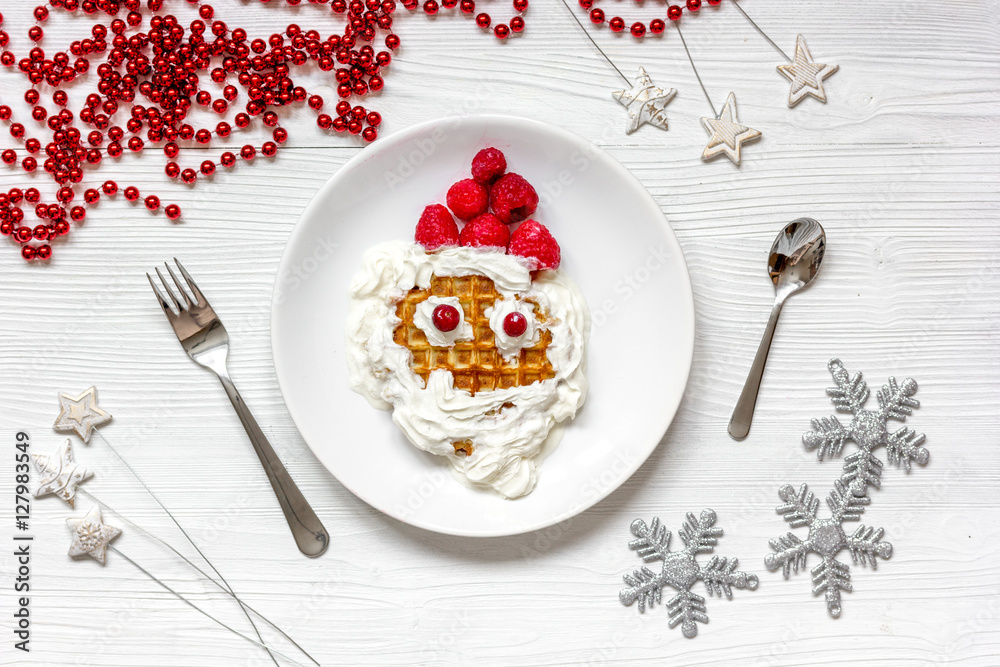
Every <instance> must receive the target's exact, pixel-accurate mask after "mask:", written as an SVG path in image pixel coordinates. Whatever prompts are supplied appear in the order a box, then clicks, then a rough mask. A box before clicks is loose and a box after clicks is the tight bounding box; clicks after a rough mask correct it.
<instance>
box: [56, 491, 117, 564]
mask: <svg viewBox="0 0 1000 667" xmlns="http://www.w3.org/2000/svg"><path fill="white" fill-rule="evenodd" d="M66 527H67V528H69V530H70V532H71V533H72V534H73V543H72V544H71V545H69V555H70V556H73V557H74V558H75V557H77V556H90V557H91V558H93V559H94V560H96V561H97V562H98V563H100V564H101V565H104V563H105V562H106V560H107V551H108V544H109V543H110V542H111V540H113V539H115V538H116V537H118V536H119V535H121V532H122V531H121V528H115V527H114V526H109V525H108V524H106V523H104V518H103V517H102V516H101V508H100V507H98V506H97V505H94V506H93V507H92V508H91V509H90V511H89V512H87V516H85V517H83V518H82V519H66Z"/></svg>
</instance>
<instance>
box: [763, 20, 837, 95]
mask: <svg viewBox="0 0 1000 667" xmlns="http://www.w3.org/2000/svg"><path fill="white" fill-rule="evenodd" d="M838 69H840V66H839V65H825V64H823V63H818V62H815V61H813V59H812V54H810V53H809V47H808V46H806V38H805V37H803V36H802V35H799V36H798V37H797V38H796V40H795V60H794V61H792V63H791V64H788V65H778V71H779V72H780V73H781V75H782V76H784V77H785V78H786V79H788V80H789V81H791V82H792V86H791V88H790V89H789V90H788V106H789V107H794V106H795V105H796V104H798V103H799V102H801V101H802V100H804V99H805V98H806V97H807V96H809V97H815V98H816V99H817V100H819V101H820V102H823V103H824V104H826V91H825V90H823V80H824V79H826V78H827V77H828V76H831V75H832V74H833V73H834V72H836V71H837V70H838Z"/></svg>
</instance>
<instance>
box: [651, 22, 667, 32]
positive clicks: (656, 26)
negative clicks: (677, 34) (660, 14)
mask: <svg viewBox="0 0 1000 667" xmlns="http://www.w3.org/2000/svg"><path fill="white" fill-rule="evenodd" d="M666 27H667V23H666V22H665V21H664V20H663V19H653V20H652V21H650V22H649V31H650V32H651V33H653V34H654V35H659V34H660V33H661V32H663V30H664V29H665V28H666Z"/></svg>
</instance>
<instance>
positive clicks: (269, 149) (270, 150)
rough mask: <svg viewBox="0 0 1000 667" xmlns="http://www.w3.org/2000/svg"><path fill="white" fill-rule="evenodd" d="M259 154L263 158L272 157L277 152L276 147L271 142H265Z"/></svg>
mask: <svg viewBox="0 0 1000 667" xmlns="http://www.w3.org/2000/svg"><path fill="white" fill-rule="evenodd" d="M260 152H261V153H263V154H264V156H265V157H273V156H274V155H275V154H276V153H277V152H278V145H277V144H276V143H274V142H273V141H265V142H264V145H263V146H261V147H260Z"/></svg>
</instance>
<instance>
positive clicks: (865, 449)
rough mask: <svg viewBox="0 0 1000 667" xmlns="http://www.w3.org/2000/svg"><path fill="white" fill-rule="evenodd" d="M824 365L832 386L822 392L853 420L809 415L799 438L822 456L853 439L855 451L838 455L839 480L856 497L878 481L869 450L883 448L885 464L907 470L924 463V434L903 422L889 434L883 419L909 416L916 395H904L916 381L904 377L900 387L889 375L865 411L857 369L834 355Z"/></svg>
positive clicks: (834, 453)
mask: <svg viewBox="0 0 1000 667" xmlns="http://www.w3.org/2000/svg"><path fill="white" fill-rule="evenodd" d="M829 368H830V373H831V374H832V375H833V380H834V382H836V383H837V386H836V387H830V388H829V389H827V390H826V393H827V394H829V395H830V398H831V399H832V400H833V405H834V406H835V407H836V408H837V410H838V411H839V412H849V413H851V414H852V415H854V418H853V419H852V420H851V422H850V423H849V424H848V425H847V426H844V425H843V424H841V423H840V421H839V420H838V419H837V418H836V417H829V418H826V417H824V418H823V419H813V420H812V427H813V430H812V431H808V432H807V433H805V434H804V435H803V436H802V442H803V444H805V446H806V448H807V449H815V450H817V453H818V455H819V458H820V459H821V460H822V459H823V458H825V457H827V456H830V457H833V456H837V455H838V454H840V450H841V448H843V446H844V443H845V442H847V441H848V440H853V441H854V442H855V443H857V445H858V447H859V451H857V452H856V453H854V454H851V455H850V456H847V457H845V458H844V474H843V476H842V478H841V479H843V480H844V481H845V482H846V483H847V484H849V485H850V488H851V491H852V492H853V493H854V494H856V495H859V496H863V495H865V494H867V492H868V487H869V486H874V487H876V488H877V487H878V486H879V485H880V483H881V476H882V465H883V463H882V461H881V460H880V459H878V458H877V457H876V456H875V455H874V454H873V453H872V452H873V450H875V449H876V448H878V447H880V446H882V445H885V447H886V451H887V453H888V456H889V462H890V463H895V464H896V465H902V466H903V468H905V469H906V470H907V471H909V470H910V462H911V461H916V462H917V463H918V464H920V465H924V464H925V463H927V460H928V459H929V458H930V454H929V453H928V452H927V450H926V449H925V448H923V447H921V446H920V445H921V444H922V443H923V442H924V435H923V434H922V433H917V432H915V431H913V430H911V429H909V428H907V427H905V426H904V427H903V428H901V429H899V430H898V431H894V432H892V433H890V432H889V428H888V423H887V422H888V420H889V419H898V420H899V421H903V420H905V419H906V418H907V417H908V416H909V415H911V414H913V409H914V408H918V407H920V403H919V402H918V401H917V400H916V399H914V398H910V397H911V396H913V394H915V393H916V392H917V382H916V380H914V379H913V378H906V379H905V380H903V383H902V384H901V385H900V384H896V378H894V377H890V378H889V382H888V383H887V384H885V385H883V386H882V388H881V389H880V390H879V392H878V405H879V409H878V410H874V411H873V410H865V403H866V402H867V401H868V395H869V391H868V385H867V384H866V383H865V381H864V380H862V379H861V373H855V374H854V377H851V376H850V375H849V374H848V372H847V370H846V369H845V368H844V365H843V364H842V363H841V362H840V359H832V360H831V361H830V363H829Z"/></svg>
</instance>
